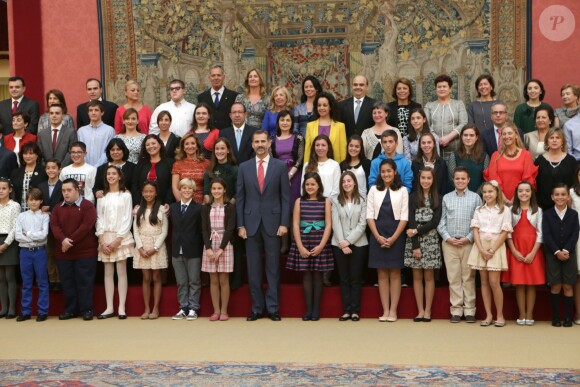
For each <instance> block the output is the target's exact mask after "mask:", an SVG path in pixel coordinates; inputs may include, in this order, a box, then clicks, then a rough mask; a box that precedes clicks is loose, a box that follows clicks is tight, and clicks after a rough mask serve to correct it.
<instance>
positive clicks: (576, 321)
mask: <svg viewBox="0 0 580 387" xmlns="http://www.w3.org/2000/svg"><path fill="white" fill-rule="evenodd" d="M0 317H2V316H0ZM574 324H576V325H580V318H579V319H577V320H574Z"/></svg>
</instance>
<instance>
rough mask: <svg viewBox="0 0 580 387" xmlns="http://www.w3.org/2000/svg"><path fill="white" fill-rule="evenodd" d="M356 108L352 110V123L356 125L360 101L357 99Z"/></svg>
mask: <svg viewBox="0 0 580 387" xmlns="http://www.w3.org/2000/svg"><path fill="white" fill-rule="evenodd" d="M355 102H356V107H355V108H354V123H355V124H356V123H357V121H358V115H359V113H360V102H361V101H360V99H357V100H356V101H355Z"/></svg>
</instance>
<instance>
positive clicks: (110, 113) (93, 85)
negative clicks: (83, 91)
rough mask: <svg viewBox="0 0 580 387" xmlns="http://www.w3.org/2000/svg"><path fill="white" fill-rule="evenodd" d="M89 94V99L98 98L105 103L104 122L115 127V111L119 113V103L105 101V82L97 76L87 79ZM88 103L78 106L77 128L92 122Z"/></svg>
mask: <svg viewBox="0 0 580 387" xmlns="http://www.w3.org/2000/svg"><path fill="white" fill-rule="evenodd" d="M87 94H88V96H89V101H91V100H93V99H97V100H99V101H101V102H102V103H103V105H105V114H104V115H103V122H104V123H105V124H107V125H109V126H111V127H113V128H114V127H115V113H117V108H118V106H117V104H116V103H113V102H110V101H105V100H104V99H103V84H102V83H101V81H99V80H98V79H95V78H90V79H88V80H87ZM87 103H88V102H85V103H81V104H80V105H79V106H77V128H81V127H83V126H87V125H88V124H90V122H91V120H90V118H89V109H88V108H87Z"/></svg>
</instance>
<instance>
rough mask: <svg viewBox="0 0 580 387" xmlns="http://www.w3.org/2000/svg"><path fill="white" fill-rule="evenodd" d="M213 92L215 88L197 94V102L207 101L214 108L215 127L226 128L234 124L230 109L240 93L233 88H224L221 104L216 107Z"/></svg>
mask: <svg viewBox="0 0 580 387" xmlns="http://www.w3.org/2000/svg"><path fill="white" fill-rule="evenodd" d="M213 93H215V91H214V90H213V89H211V88H210V89H208V90H206V91H204V92H203V93H201V94H199V95H198V96H197V102H204V103H207V104H208V105H209V106H211V107H212V108H213V124H214V127H216V128H218V129H220V130H221V129H225V128H227V127H228V126H232V120H231V119H230V111H231V109H232V105H233V104H234V102H235V101H236V97H237V95H238V93H236V92H235V91H233V90H230V89H227V88H224V93H223V95H222V96H221V98H220V104H219V106H218V107H217V108H216V107H215V105H214V104H213V99H214V96H213Z"/></svg>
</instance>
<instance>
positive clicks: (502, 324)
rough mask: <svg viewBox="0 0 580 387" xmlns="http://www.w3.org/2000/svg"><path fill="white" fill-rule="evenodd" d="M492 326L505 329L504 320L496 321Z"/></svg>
mask: <svg viewBox="0 0 580 387" xmlns="http://www.w3.org/2000/svg"><path fill="white" fill-rule="evenodd" d="M493 325H494V326H495V327H497V328H503V327H505V320H504V321H496V322H494V323H493Z"/></svg>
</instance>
